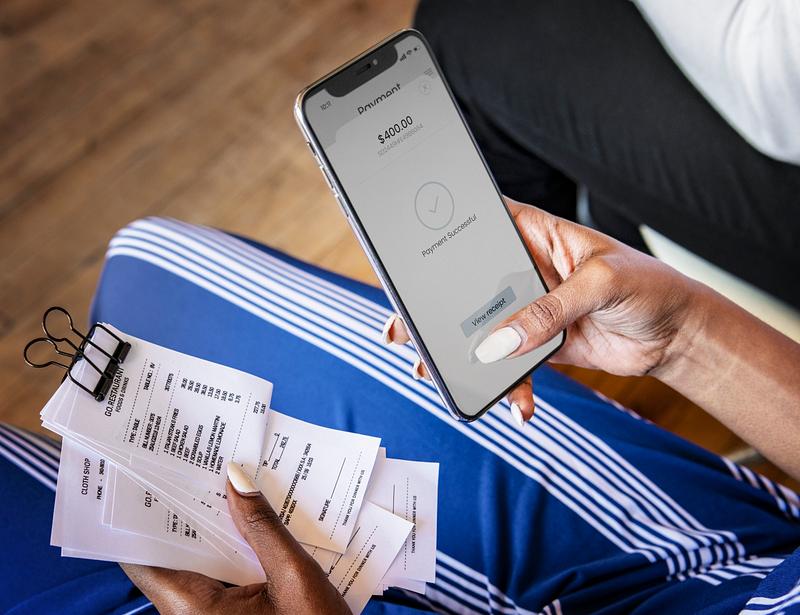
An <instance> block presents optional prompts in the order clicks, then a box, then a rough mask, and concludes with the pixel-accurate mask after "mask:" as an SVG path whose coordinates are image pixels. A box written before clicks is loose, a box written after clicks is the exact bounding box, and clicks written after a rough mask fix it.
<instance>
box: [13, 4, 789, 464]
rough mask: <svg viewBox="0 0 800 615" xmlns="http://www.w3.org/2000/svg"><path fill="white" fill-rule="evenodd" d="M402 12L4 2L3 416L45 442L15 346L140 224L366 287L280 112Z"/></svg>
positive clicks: (403, 16) (654, 393) (645, 388)
mask: <svg viewBox="0 0 800 615" xmlns="http://www.w3.org/2000/svg"><path fill="white" fill-rule="evenodd" d="M412 12H413V2H411V1H409V0H392V1H391V2H368V1H366V0H364V1H360V2H359V1H351V0H313V1H312V0H291V1H287V0H278V1H266V0H237V1H236V2H224V3H222V2H216V1H212V0H175V1H172V2H165V1H163V0H136V1H133V0H127V1H126V0H123V1H120V2H93V1H70V0H5V1H4V2H3V3H1V4H0V96H2V102H1V104H0V420H2V421H7V422H11V423H14V424H17V425H20V426H24V427H28V428H32V429H40V428H39V426H38V412H39V410H40V409H41V407H42V405H43V404H44V402H45V400H46V399H47V398H48V397H49V396H50V394H51V393H52V392H53V390H54V387H55V386H56V385H57V382H58V378H59V374H57V373H44V372H40V371H34V370H32V369H30V368H27V367H26V366H25V365H24V364H23V361H22V355H21V351H22V347H23V345H24V343H25V342H26V341H27V340H28V339H30V338H31V337H33V336H35V335H36V334H37V332H38V326H39V320H40V318H41V314H42V312H43V311H44V309H45V308H46V307H48V306H50V305H53V304H60V305H64V306H67V307H68V308H69V309H70V310H71V311H72V312H73V314H76V315H78V316H79V317H80V319H81V321H83V322H85V320H86V317H87V313H88V307H89V302H90V299H91V296H92V292H93V289H94V286H95V284H96V282H97V278H98V275H99V272H100V268H101V266H102V262H103V253H104V251H105V247H106V244H107V242H108V240H109V239H110V238H111V236H112V235H113V233H114V231H115V230H117V229H118V228H120V227H121V226H123V225H125V224H126V223H128V222H130V221H131V220H134V219H136V218H139V217H141V216H150V215H161V216H174V217H177V218H181V219H183V220H186V221H189V222H193V223H198V224H206V225H213V226H216V227H220V228H222V229H225V230H229V231H233V232H236V233H241V234H245V235H248V236H250V237H253V238H255V239H258V240H260V241H263V242H266V243H268V244H270V245H272V246H275V247H277V248H280V249H282V250H285V251H286V252H288V253H290V254H292V255H294V256H297V257H299V258H302V259H305V260H308V261H311V262H313V263H316V264H319V265H322V266H324V267H328V268H330V269H333V270H335V271H338V272H342V273H345V274H347V275H350V276H353V277H355V278H358V279H360V280H365V281H370V282H374V280H375V278H374V276H373V274H372V272H371V270H370V267H369V265H368V263H367V261H366V258H365V257H364V256H363V254H362V253H361V250H360V249H359V247H358V244H357V243H356V241H355V240H354V239H353V237H352V236H351V233H350V231H349V229H348V227H347V225H346V224H345V222H344V220H343V218H342V216H341V214H340V213H339V209H338V207H337V206H336V204H335V203H334V201H333V200H332V198H331V197H330V195H329V194H328V191H327V189H326V187H325V184H324V182H323V180H322V179H321V176H320V175H319V172H318V170H317V168H316V166H315V164H314V163H313V161H312V159H311V157H310V156H309V154H308V151H307V149H306V146H305V144H304V143H303V140H302V139H301V137H300V135H299V132H298V130H297V128H296V127H295V125H294V121H293V119H292V104H293V102H294V96H295V94H296V93H297V91H299V90H300V89H301V88H302V87H303V86H304V85H306V84H307V83H309V82H310V81H312V80H313V79H315V78H316V77H318V76H319V75H321V74H323V73H325V72H327V71H328V70H330V69H331V68H333V67H335V66H336V65H338V64H339V63H341V62H342V61H344V60H346V59H348V58H349V57H350V56H352V55H354V54H355V53H357V52H359V51H361V50H362V49H363V48H365V47H366V46H368V45H369V44H371V43H372V42H374V41H376V40H378V39H380V38H382V37H383V36H385V35H386V34H388V33H390V32H392V31H393V30H396V29H399V28H401V27H403V26H404V25H407V24H408V23H409V22H410V19H411V15H412ZM44 371H46V370H44ZM568 371H569V372H570V373H572V374H573V375H576V377H578V378H579V379H581V380H583V381H584V382H587V383H589V384H591V385H592V386H594V387H596V388H598V389H600V390H602V391H604V392H605V393H606V394H607V395H609V396H612V397H614V398H616V399H617V400H619V401H621V402H623V403H626V404H628V405H629V406H630V407H633V408H634V409H636V410H637V411H639V412H640V413H642V414H645V415H646V416H648V417H649V418H651V419H652V420H654V421H656V422H658V423H660V424H662V425H664V426H665V427H667V428H669V429H672V430H674V431H676V432H678V433H681V434H683V435H685V436H686V437H688V438H691V439H693V440H695V441H697V442H699V443H701V444H702V445H704V446H707V447H709V448H711V449H713V450H715V451H718V452H723V453H725V452H729V451H731V450H733V449H735V448H737V447H738V446H740V442H738V440H737V439H736V438H735V437H733V436H732V435H731V434H730V433H729V432H727V431H726V430H725V429H723V428H722V427H721V426H719V425H718V424H716V423H715V422H714V421H713V420H712V419H710V418H709V417H708V416H707V415H705V414H704V413H702V411H700V410H699V409H697V408H695V407H694V406H692V405H691V404H689V403H688V402H686V401H685V400H683V399H682V398H680V397H679V396H678V395H676V394H674V393H673V392H671V391H670V390H669V389H667V388H666V387H664V386H661V385H660V384H659V383H657V382H655V381H650V380H636V379H618V378H612V377H609V376H607V375H604V374H599V373H591V372H585V371H581V370H568ZM763 470H764V471H766V472H768V473H769V474H770V475H772V476H774V477H776V478H779V479H780V478H781V475H780V474H779V473H777V472H776V471H775V470H774V469H773V468H770V467H768V466H766V467H764V468H763Z"/></svg>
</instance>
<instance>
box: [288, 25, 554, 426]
mask: <svg viewBox="0 0 800 615" xmlns="http://www.w3.org/2000/svg"><path fill="white" fill-rule="evenodd" d="M407 36H415V37H417V38H418V39H419V40H420V41H421V42H422V44H423V45H424V46H425V49H426V51H427V52H428V55H429V56H430V57H431V60H432V61H433V66H434V68H435V69H436V71H437V73H438V76H439V78H440V79H441V80H442V83H443V84H444V87H445V89H446V91H447V94H448V96H449V97H450V101H451V102H452V104H453V106H454V107H455V109H456V111H457V113H458V116H459V118H460V119H461V123H462V125H463V127H464V129H465V130H466V131H467V134H468V135H469V138H470V139H471V140H472V144H473V146H474V147H475V149H476V150H477V152H478V156H479V157H480V160H481V162H482V163H483V167H484V169H485V170H486V173H487V174H488V176H489V178H490V179H491V181H492V185H493V186H494V189H495V190H496V191H497V197H498V199H499V201H500V204H501V205H502V207H503V209H504V210H505V212H506V215H507V216H508V218H509V222H510V223H511V226H512V227H513V228H514V230H515V232H516V233H517V237H518V238H519V240H520V243H521V244H522V246H523V247H524V249H525V253H526V254H527V255H528V258H529V259H530V262H531V265H532V266H533V270H534V271H535V272H536V275H537V276H539V280H540V281H541V283H542V286H543V287H544V289H545V290H546V291H549V288H548V286H547V283H546V282H545V280H544V278H543V277H542V274H541V272H540V271H539V267H538V266H537V265H536V261H535V260H534V259H533V255H532V254H531V253H530V250H528V246H527V245H526V244H525V241H524V239H523V237H522V234H521V233H520V232H519V229H518V228H517V225H516V224H515V223H514V218H513V216H512V215H511V212H510V211H509V209H508V206H507V205H506V203H505V200H504V198H503V194H502V192H501V191H500V188H499V186H498V185H497V182H496V181H495V178H494V175H492V172H491V171H490V169H489V166H488V165H487V163H486V159H485V158H484V156H483V152H481V150H480V148H479V147H478V143H477V141H476V140H475V137H474V135H473V134H472V131H471V130H470V128H469V125H468V124H467V122H466V120H465V118H464V114H463V113H462V112H461V109H460V107H459V106H458V103H457V102H456V99H455V97H454V96H453V92H452V90H451V89H450V84H449V83H447V80H446V79H445V78H444V73H443V72H442V69H441V67H440V66H439V62H438V61H437V60H436V56H435V55H434V54H433V50H432V49H431V46H430V45H429V44H428V41H427V39H426V38H425V37H424V36H423V34H422V33H421V32H419V31H418V30H415V29H413V28H406V29H404V30H400V31H398V32H395V33H394V34H391V35H390V36H388V37H386V38H385V39H383V40H382V41H380V42H378V43H376V44H375V45H373V46H372V47H370V48H369V49H367V50H366V51H364V52H363V53H361V54H359V55H357V56H356V57H354V58H353V59H351V60H349V61H348V62H345V63H344V64H342V65H341V66H339V67H338V68H336V69H334V70H332V71H331V72H329V73H328V74H326V75H324V76H323V77H320V78H319V79H317V80H316V81H314V82H313V83H312V84H310V85H308V86H307V87H305V88H304V89H303V90H302V91H301V92H300V93H299V94H298V95H297V98H296V100H295V104H294V116H295V120H296V121H297V124H298V126H299V127H300V130H301V132H302V133H303V136H304V137H305V140H306V144H307V145H308V147H309V149H310V150H311V153H312V155H313V156H314V158H315V159H316V161H317V165H318V166H319V167H320V170H321V171H322V174H323V176H324V177H325V181H326V183H327V184H328V187H329V188H330V189H331V192H332V193H333V196H334V198H335V199H336V200H337V201H338V203H339V206H340V207H341V209H342V212H343V213H344V215H345V217H346V219H347V222H348V223H349V225H350V228H351V229H352V230H353V233H354V234H355V236H356V239H358V242H359V243H360V244H361V248H362V249H363V250H364V252H365V253H366V255H367V258H368V259H369V262H370V264H371V265H372V268H373V270H374V271H375V273H376V274H377V275H378V279H379V280H380V282H381V285H382V286H383V289H384V291H385V292H386V295H387V296H388V297H389V301H390V303H391V304H392V307H393V308H394V310H395V312H397V313H398V314H399V315H400V316H401V317H402V319H403V322H404V323H405V325H406V329H407V330H408V333H409V336H410V337H411V340H412V342H413V343H414V346H415V347H416V350H417V352H418V353H419V355H420V358H421V360H422V361H423V362H424V363H425V365H426V367H427V368H428V372H429V373H430V376H431V380H432V381H433V384H434V386H435V387H436V389H437V391H438V393H439V395H440V397H441V398H442V400H443V401H444V402H445V406H446V407H447V409H448V411H449V412H450V414H451V415H452V416H453V417H454V418H456V419H457V420H459V421H463V422H472V421H475V420H477V419H479V418H480V417H481V416H483V415H484V414H486V412H487V411H488V410H489V409H490V408H491V407H492V406H494V405H495V404H496V403H497V402H499V401H500V400H501V399H503V397H505V396H506V395H507V394H508V392H509V391H510V390H512V389H513V388H514V387H516V386H517V385H518V384H520V383H521V382H523V381H524V380H525V379H526V378H528V377H529V376H530V375H531V373H533V372H534V371H535V370H536V369H537V368H538V367H540V366H541V365H542V364H543V363H544V362H545V361H547V360H548V359H549V358H550V357H552V356H553V355H554V354H555V353H556V352H558V351H559V350H560V349H561V347H562V346H563V345H564V342H565V341H566V331H561V334H560V335H561V341H560V342H559V344H558V346H556V348H555V349H553V351H552V352H550V353H549V354H547V355H546V356H545V357H543V358H542V359H541V360H540V361H538V362H537V363H535V364H534V365H533V366H532V367H531V368H530V369H529V370H526V371H525V372H524V373H523V374H522V376H521V377H519V378H518V379H517V380H515V381H514V382H512V383H511V384H510V385H509V386H508V387H506V388H505V389H503V391H502V392H501V393H500V394H498V395H497V396H496V397H494V398H493V399H492V400H491V401H490V402H489V403H488V404H486V406H484V407H483V408H481V409H480V410H479V411H478V412H477V413H475V414H474V415H470V414H466V413H464V412H462V411H461V409H460V408H459V407H458V404H457V403H456V402H455V399H453V396H452V395H451V394H450V391H449V389H448V387H447V384H446V383H445V381H444V379H443V378H442V375H441V373H440V372H439V370H438V368H437V367H436V363H435V362H434V360H433V357H432V356H431V355H430V353H429V352H428V349H427V347H426V345H425V343H424V342H423V340H422V337H421V336H420V334H419V331H418V330H417V328H416V326H415V325H414V322H413V319H412V318H411V316H410V314H409V313H408V310H406V308H405V305H404V303H403V300H402V298H401V297H400V295H399V293H398V292H397V289H396V288H395V286H394V283H393V282H392V280H391V277H390V276H389V273H388V272H387V271H386V269H385V267H384V266H383V263H382V262H381V259H380V257H379V256H378V253H377V251H376V250H375V248H374V246H373V245H372V241H371V239H370V238H369V236H368V234H367V232H366V230H365V229H364V226H363V225H362V223H361V221H360V219H359V218H358V214H357V213H356V211H355V208H354V207H353V206H352V204H351V203H350V201H349V199H348V197H347V192H346V191H345V190H344V186H343V185H342V183H341V182H340V181H339V177H338V176H337V174H336V171H335V170H334V169H333V165H331V163H330V161H329V160H328V157H327V155H326V154H325V151H324V149H323V147H322V145H321V144H320V142H319V140H318V139H317V137H316V135H315V134H314V131H313V129H312V128H311V125H310V124H309V122H308V119H307V117H306V113H305V103H306V101H307V99H308V97H309V96H310V95H311V94H313V93H316V91H317V90H318V89H321V88H322V87H323V86H324V84H325V83H326V82H327V81H329V80H330V79H332V78H334V77H336V76H337V75H339V74H341V73H342V72H344V71H346V70H348V69H349V68H351V67H352V66H353V65H354V64H358V63H360V62H362V61H364V60H365V59H367V58H369V57H371V56H373V55H374V54H376V53H377V52H379V51H381V50H382V49H383V48H384V47H385V46H387V45H390V44H395V43H397V42H398V41H400V40H402V39H403V38H405V37H407ZM397 61H398V60H395V63H396V62H397ZM393 65H394V64H392V66H393ZM389 68H391V67H389ZM384 70H388V69H384ZM381 72H383V71H381ZM378 74H380V73H376V74H374V76H377V75H378ZM372 78H373V77H370V78H369V79H367V80H366V81H364V82H363V83H361V84H359V85H358V86H356V87H361V85H364V83H367V82H368V81H370V80H371V79H372Z"/></svg>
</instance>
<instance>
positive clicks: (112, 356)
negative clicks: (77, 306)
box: [22, 306, 131, 401]
mask: <svg viewBox="0 0 800 615" xmlns="http://www.w3.org/2000/svg"><path fill="white" fill-rule="evenodd" d="M56 313H59V314H63V315H64V316H66V325H67V330H64V333H63V335H61V336H56V335H54V334H53V333H52V331H51V329H52V327H53V325H54V323H53V322H50V324H49V325H48V321H52V320H53V318H51V315H53V314H56ZM98 329H102V330H103V331H105V332H106V333H107V334H108V335H110V336H111V337H112V338H113V339H115V340H116V341H117V345H116V347H115V348H114V351H113V352H108V351H106V350H104V349H103V348H101V347H100V346H99V345H97V344H96V343H95V342H93V341H92V337H93V336H94V334H95V332H96V331H97V330H98ZM42 330H43V331H44V335H45V336H44V337H37V338H36V339H33V340H31V341H30V342H28V343H27V345H26V346H25V350H24V351H23V353H22V354H23V356H24V357H25V363H27V364H28V365H30V366H31V367H35V368H37V369H38V368H42V367H49V366H50V365H57V366H59V367H61V368H63V369H64V370H65V374H64V378H62V379H61V382H64V380H65V379H66V378H67V376H69V379H70V380H72V382H74V383H75V384H77V385H78V386H79V387H80V388H82V389H83V390H84V391H86V392H87V393H89V395H91V396H92V397H94V398H95V399H96V400H97V401H103V399H105V396H106V393H108V389H109V388H110V387H111V382H112V381H113V380H114V376H115V375H116V373H117V371H119V366H120V364H121V363H122V362H123V361H124V360H125V357H127V356H128V352H129V351H130V349H131V345H130V343H128V342H126V341H125V340H123V339H122V338H120V337H119V336H118V335H117V334H115V333H114V332H112V331H110V330H109V329H108V328H107V327H104V326H103V325H101V324H100V323H95V324H94V325H92V328H91V329H89V333H88V334H87V335H83V334H82V333H81V332H80V331H78V330H77V329H76V328H75V325H74V324H73V322H72V316H70V314H69V312H67V310H65V309H64V308H62V307H58V306H54V307H51V308H50V309H48V310H47V311H46V312H45V313H44V316H43V317H42ZM71 337H72V338H74V340H75V341H73V339H70V338H71ZM78 340H79V341H78ZM76 341H77V342H78V343H76ZM59 342H61V343H64V344H67V345H68V346H69V347H70V348H71V349H72V350H73V352H72V353H69V352H66V351H64V350H62V349H61V348H59V347H58V343H59ZM43 344H44V345H48V346H50V347H51V350H53V351H55V353H56V354H57V355H58V356H61V357H68V358H69V364H66V363H62V362H61V361H59V360H58V358H55V359H50V360H49V361H43V362H37V361H34V360H33V359H32V358H31V357H30V351H31V349H32V348H34V347H36V346H41V345H43ZM89 347H92V348H95V349H96V350H97V351H98V352H100V353H102V354H103V355H104V356H105V357H106V358H107V359H108V363H107V364H106V366H105V367H104V368H102V369H101V368H100V367H99V366H98V365H97V364H96V363H95V362H94V361H93V360H92V359H90V358H89V357H87V356H86V351H87V350H88V349H89ZM80 360H85V361H86V363H88V364H89V365H90V366H91V367H92V368H93V369H94V370H95V371H96V372H97V373H98V374H99V375H100V378H99V380H98V381H97V384H96V385H95V387H94V389H89V388H88V387H87V386H85V385H84V384H83V383H81V382H79V381H78V380H77V379H76V378H75V377H74V376H73V374H72V369H73V368H74V367H75V365H77V363H78V361H80Z"/></svg>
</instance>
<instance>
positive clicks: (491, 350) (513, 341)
mask: <svg viewBox="0 0 800 615" xmlns="http://www.w3.org/2000/svg"><path fill="white" fill-rule="evenodd" d="M520 344H522V338H521V337H520V335H519V333H517V330H516V329H513V328H511V327H503V328H502V329H498V330H497V331H495V332H494V333H492V334H491V335H490V336H489V337H487V338H486V339H485V340H483V341H482V342H481V343H480V345H479V346H478V347H477V348H476V349H475V356H476V357H478V360H479V361H480V362H481V363H494V362H495V361H499V360H500V359H505V358H506V357H507V356H508V355H510V354H511V353H512V352H514V351H515V350H516V349H517V348H519V346H520Z"/></svg>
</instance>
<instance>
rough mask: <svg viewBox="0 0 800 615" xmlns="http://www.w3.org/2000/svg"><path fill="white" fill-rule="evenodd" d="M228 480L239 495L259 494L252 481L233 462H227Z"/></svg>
mask: <svg viewBox="0 0 800 615" xmlns="http://www.w3.org/2000/svg"><path fill="white" fill-rule="evenodd" d="M228 480H229V481H231V485H233V488H234V489H236V492H237V493H238V494H239V495H253V494H254V493H258V492H259V489H258V487H256V484H255V483H254V482H253V479H252V478H250V477H249V476H248V475H247V472H245V471H244V470H242V466H240V465H239V464H238V463H234V462H233V461H229V462H228Z"/></svg>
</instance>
